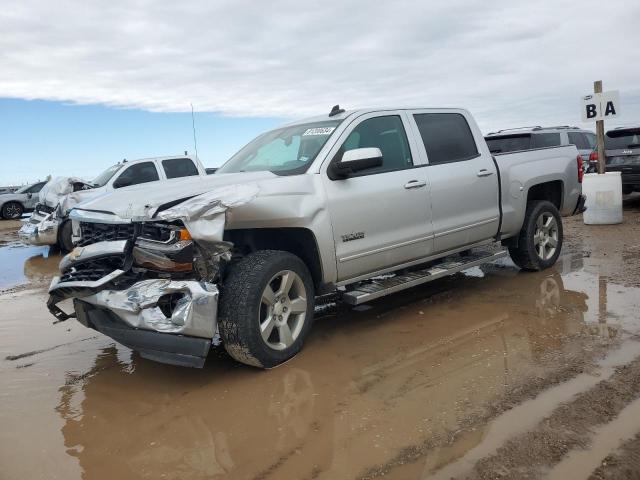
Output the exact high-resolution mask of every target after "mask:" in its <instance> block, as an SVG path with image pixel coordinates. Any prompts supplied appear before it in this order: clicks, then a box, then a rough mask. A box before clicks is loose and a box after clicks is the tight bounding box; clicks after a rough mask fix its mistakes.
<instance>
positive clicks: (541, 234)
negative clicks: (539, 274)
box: [509, 200, 563, 270]
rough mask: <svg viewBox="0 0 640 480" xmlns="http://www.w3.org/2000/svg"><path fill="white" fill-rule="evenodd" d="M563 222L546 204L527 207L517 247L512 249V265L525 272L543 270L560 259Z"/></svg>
mask: <svg viewBox="0 0 640 480" xmlns="http://www.w3.org/2000/svg"><path fill="white" fill-rule="evenodd" d="M562 239H563V231H562V218H561V217H560V213H559V212H558V209H557V208H556V206H555V205H554V204H553V203H551V202H549V201H546V200H536V201H533V202H530V203H529V204H528V205H527V211H526V214H525V218H524V224H523V225H522V230H520V236H519V238H518V246H517V247H511V248H509V255H511V259H512V260H513V262H514V263H515V264H516V265H518V266H519V267H520V268H522V269H523V270H544V269H545V268H549V267H550V266H552V265H553V264H554V263H556V260H557V259H558V256H559V255H560V250H561V249H562Z"/></svg>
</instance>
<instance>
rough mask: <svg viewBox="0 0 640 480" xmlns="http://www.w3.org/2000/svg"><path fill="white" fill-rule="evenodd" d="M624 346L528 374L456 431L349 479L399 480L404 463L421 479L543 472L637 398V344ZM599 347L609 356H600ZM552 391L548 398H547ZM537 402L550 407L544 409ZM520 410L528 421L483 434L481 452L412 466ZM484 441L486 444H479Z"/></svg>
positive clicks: (526, 475)
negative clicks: (530, 408) (384, 479)
mask: <svg viewBox="0 0 640 480" xmlns="http://www.w3.org/2000/svg"><path fill="white" fill-rule="evenodd" d="M634 337H635V336H634ZM582 340H585V339H582ZM624 346H626V347H627V349H626V350H627V351H626V353H625V352H624V350H625V349H624V348H620V349H619V350H613V351H610V348H611V347H612V345H609V348H607V347H606V346H604V345H601V346H599V347H598V348H594V349H593V350H592V351H591V352H590V353H589V354H586V355H584V356H582V357H578V358H574V359H572V361H571V362H569V363H567V364H565V365H563V366H559V368H558V369H556V370H554V371H553V372H551V373H550V374H549V375H545V376H544V378H542V377H533V378H529V379H528V380H526V381H523V382H521V383H520V384H519V385H517V386H516V385H514V386H513V387H512V388H511V389H509V391H508V392H506V393H505V394H504V395H503V396H502V400H501V401H497V402H495V403H492V404H490V405H485V407H484V408H483V410H484V412H483V413H480V414H475V415H469V416H468V417H467V418H465V419H463V420H461V422H460V425H459V428H458V429H457V430H456V431H450V432H446V433H443V434H441V435H434V436H432V437H430V438H428V439H425V440H424V442H423V443H421V444H416V445H410V446H407V447H405V448H404V449H402V450H401V451H400V452H399V453H398V454H397V455H396V456H395V457H393V458H392V459H391V460H389V461H388V462H386V463H384V464H381V465H377V466H374V467H371V468H369V469H367V470H366V471H364V472H363V473H362V474H361V475H360V476H358V477H357V478H358V480H369V479H374V478H379V477H382V476H385V477H387V478H389V477H391V478H395V477H394V475H395V474H396V473H397V474H399V476H398V478H403V477H402V469H403V468H404V467H405V466H407V465H412V464H414V465H413V467H414V468H413V470H411V471H412V472H414V473H415V472H416V468H418V469H419V470H421V471H422V474H423V477H424V478H431V475H433V476H434V477H436V478H440V477H441V478H447V479H449V478H470V479H482V480H484V479H489V478H491V479H493V478H507V479H508V478H513V479H521V478H539V477H541V476H544V475H546V474H548V473H549V472H550V469H551V468H552V467H553V466H555V465H557V464H558V463H559V462H560V461H562V460H563V459H565V458H566V456H567V455H568V454H570V453H572V452H574V451H580V450H581V449H584V448H587V447H588V446H589V445H590V443H591V434H592V430H593V429H594V427H598V426H602V425H607V424H608V422H611V421H612V420H614V419H615V418H616V416H617V415H618V414H620V412H621V411H623V410H624V409H625V408H626V407H627V406H628V405H629V404H631V403H632V402H634V401H636V400H638V399H639V398H640V342H638V341H637V338H632V339H628V340H627V341H626V342H624V344H623V347H624ZM629 347H631V348H629ZM606 352H609V355H607V356H605V353H606ZM621 353H622V354H621ZM616 356H617V357H618V358H617V359H616V358H615V357H616ZM603 357H604V358H603ZM572 381H573V382H574V383H575V385H573V386H571V385H570V384H571V382H572ZM567 384H568V385H567ZM553 389H556V390H558V392H557V393H555V394H552V395H551V396H548V397H547V398H546V399H545V393H547V392H548V391H549V390H553ZM563 390H564V392H563ZM554 396H555V399H556V401H553V400H551V402H549V399H552V398H553V397H554ZM536 400H539V402H538V405H537V408H536V409H533V411H529V412H527V410H528V408H526V407H525V408H519V407H523V404H524V403H527V402H529V403H534V402H536ZM545 401H546V402H549V403H550V405H546V406H545V405H544V403H545ZM527 413H529V414H531V416H532V417H533V418H528V419H527V420H524V421H523V422H518V423H520V425H519V426H517V427H514V428H513V430H514V431H512V432H511V433H508V432H507V433H504V432H502V434H501V432H498V434H497V435H494V437H496V438H493V439H491V434H490V433H491V432H489V434H487V435H486V436H484V435H483V437H485V438H483V441H482V442H480V444H479V445H478V447H477V448H479V449H480V450H481V451H482V450H484V451H482V454H481V455H477V456H476V457H475V458H474V456H473V454H471V455H469V453H470V452H472V451H473V450H474V449H471V450H469V451H468V452H466V453H465V454H464V455H463V456H462V457H460V458H459V459H458V460H456V461H454V462H453V463H452V464H448V465H446V466H444V467H443V468H436V469H435V470H431V471H428V470H427V469H421V468H420V466H419V464H420V463H425V464H427V463H428V462H427V459H428V458H429V457H430V456H432V455H433V456H437V454H438V452H441V451H442V450H446V449H447V448H451V449H455V446H454V445H455V443H456V442H457V441H458V440H461V439H462V441H464V437H465V436H469V435H474V434H477V432H476V430H477V429H482V428H485V427H488V430H489V431H490V430H491V428H492V427H494V426H495V424H499V421H500V419H501V417H506V418H505V419H504V420H506V421H507V422H503V423H507V424H508V422H509V418H508V417H509V414H511V419H515V418H518V416H520V418H525V415H526V414H527ZM527 422H528V424H527ZM498 427H499V425H498ZM507 428H508V427H507ZM498 430H500V428H498ZM638 430H640V422H639V424H638ZM494 433H495V432H494ZM485 440H487V441H488V443H489V445H488V446H487V445H485V444H484V442H485ZM638 442H640V440H638ZM476 453H477V452H476ZM466 456H470V457H471V458H470V459H469V458H465V457H466ZM638 456H639V457H640V455H638ZM627 457H628V455H627V456H626V457H624V458H627ZM621 461H622V460H621ZM416 464H418V465H416ZM621 468H624V467H621ZM405 473H406V472H405ZM414 476H415V475H414ZM595 478H598V477H595ZM602 478H613V477H602Z"/></svg>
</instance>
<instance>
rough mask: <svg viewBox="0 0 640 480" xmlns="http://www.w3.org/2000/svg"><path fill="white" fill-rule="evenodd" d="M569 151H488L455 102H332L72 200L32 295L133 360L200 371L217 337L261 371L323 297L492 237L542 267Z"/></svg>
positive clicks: (521, 261)
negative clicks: (50, 269)
mask: <svg viewBox="0 0 640 480" xmlns="http://www.w3.org/2000/svg"><path fill="white" fill-rule="evenodd" d="M581 162H582V159H581V157H580V156H579V155H578V151H577V150H576V147H575V146H574V145H569V146H562V147H555V148H541V149H537V150H528V151H525V152H518V153H511V154H503V155H495V156H492V155H491V153H490V152H489V149H488V148H487V144H486V143H485V141H484V138H483V137H482V133H481V132H480V130H479V128H478V126H477V125H476V123H475V122H474V120H473V118H472V116H471V115H470V114H469V112H467V111H466V110H462V109H396V110H359V111H344V110H342V109H340V108H339V107H338V106H336V107H334V108H333V109H332V111H331V113H330V114H329V115H328V116H327V115H324V116H320V117H315V118H311V119H308V120H303V121H299V122H296V123H292V124H289V125H285V126H283V127H281V128H278V129H276V130H273V131H270V132H267V133H264V134H262V135H260V136H259V137H257V138H256V139H255V140H253V141H251V142H250V143H249V144H247V145H246V146H245V147H244V148H242V149H241V150H240V151H239V152H238V153H237V154H235V155H234V156H233V157H232V158H231V159H230V160H228V161H227V162H226V163H225V164H224V165H223V166H222V167H221V168H220V169H219V170H218V171H217V172H216V173H215V175H212V176H209V177H207V178H203V179H200V178H194V179H190V180H185V181H184V182H182V183H181V184H180V185H168V184H167V185H164V186H163V188H149V187H145V186H138V187H132V188H131V189H129V190H128V191H127V192H124V191H122V192H120V191H116V192H113V193H111V194H109V195H104V196H101V197H99V198H95V199H93V200H90V201H87V202H85V203H83V204H82V205H79V206H77V207H76V208H74V209H73V211H72V212H71V215H70V217H71V218H72V219H73V228H74V240H75V242H76V244H77V246H76V248H74V250H73V251H72V252H71V253H70V254H69V255H67V256H66V257H64V258H63V260H62V262H61V264H60V270H61V275H60V276H59V277H57V278H55V279H54V280H53V281H52V284H51V287H50V290H49V293H50V297H49V300H48V306H49V309H50V311H51V312H52V313H53V314H54V316H56V317H57V318H58V320H60V321H61V320H65V319H67V318H69V317H72V316H75V317H77V319H78V320H79V321H80V322H81V323H83V324H84V325H86V326H88V327H90V328H93V329H95V330H98V331H100V332H102V333H104V334H106V335H108V336H110V337H112V338H113V339H115V340H116V341H118V342H120V343H122V344H124V345H127V346H129V347H131V348H132V349H134V350H137V351H138V352H139V353H140V354H141V356H142V357H145V358H149V359H153V360H157V361H161V362H166V363H173V364H178V365H186V366H195V367H201V366H202V365H203V364H204V362H205V359H206V357H207V353H208V352H209V349H210V347H211V345H212V344H219V343H222V344H223V345H224V348H225V349H226V350H227V352H228V353H229V354H230V355H231V356H232V357H233V358H235V359H236V360H238V361H240V362H243V363H245V364H248V365H253V366H256V367H262V368H269V367H273V366H276V365H278V364H280V363H282V362H284V361H286V360H288V359H289V358H291V357H292V356H294V355H295V354H296V353H297V352H298V351H299V350H300V349H301V347H302V344H303V342H304V340H305V338H306V337H307V334H308V333H309V329H310V328H311V325H312V320H313V314H314V304H315V301H316V298H317V297H320V296H322V295H325V294H333V295H337V296H339V297H340V299H341V300H342V301H344V302H347V303H348V304H352V305H357V304H359V303H363V302H367V301H369V300H372V299H374V298H378V297H381V296H383V295H386V294H390V293H393V292H396V291H399V290H402V289H404V288H410V287H415V286H416V285H419V284H422V283H425V282H428V281H431V280H434V279H436V278H439V277H442V276H443V275H449V274H452V273H455V272H458V271H461V270H464V269H466V268H470V267H472V266H476V265H479V264H481V263H485V262H490V261H493V260H495V259H497V258H500V257H502V256H505V255H507V251H508V253H509V254H510V255H511V258H512V259H513V261H514V262H515V263H516V264H517V265H518V266H520V267H521V268H522V269H524V270H541V269H544V268H548V267H550V266H552V265H553V264H554V262H555V261H556V259H557V258H558V255H559V254H560V250H561V248H562V240H563V237H562V235H563V230H562V218H561V216H562V215H572V214H574V213H577V212H580V211H582V210H583V205H584V197H583V196H582V194H581V191H582V189H581V181H582V168H581V167H582V165H581ZM500 244H501V245H502V246H504V247H507V250H505V249H504V248H501V245H500ZM69 298H72V299H73V305H74V308H73V310H74V311H73V312H71V311H70V309H69V308H68V307H64V305H62V306H61V305H59V303H60V302H62V301H63V300H65V299H69ZM63 307H64V309H63ZM65 309H66V310H65Z"/></svg>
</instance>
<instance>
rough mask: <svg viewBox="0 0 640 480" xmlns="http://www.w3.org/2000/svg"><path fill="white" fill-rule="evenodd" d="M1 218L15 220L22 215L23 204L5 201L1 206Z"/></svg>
mask: <svg viewBox="0 0 640 480" xmlns="http://www.w3.org/2000/svg"><path fill="white" fill-rule="evenodd" d="M1 213H2V218H4V219H6V220H15V219H16V218H20V217H22V214H23V213H24V208H23V206H22V205H21V204H20V203H18V202H7V203H5V204H4V205H3V206H2V212H1Z"/></svg>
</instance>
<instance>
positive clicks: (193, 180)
mask: <svg viewBox="0 0 640 480" xmlns="http://www.w3.org/2000/svg"><path fill="white" fill-rule="evenodd" d="M276 178H281V177H278V176H277V175H275V174H273V173H271V172H244V173H226V174H215V175H209V176H207V177H188V178H185V179H184V180H176V181H172V182H171V183H170V184H169V183H164V184H162V185H145V184H142V185H138V186H133V187H127V188H126V189H123V190H116V191H114V192H108V193H104V194H102V195H100V196H97V197H95V198H91V199H90V200H87V201H85V202H83V203H82V204H81V205H78V206H77V207H76V210H81V211H94V212H102V213H107V212H108V213H111V214H113V215H116V216H118V217H120V218H121V219H123V220H150V219H152V218H154V217H156V218H165V217H166V215H164V213H168V212H170V211H173V212H176V210H178V209H179V208H180V207H181V205H186V204H190V205H191V207H190V208H191V210H193V209H194V208H197V207H196V206H195V205H194V203H197V204H199V205H200V206H202V207H203V206H205V205H208V204H211V202H212V201H214V200H216V198H217V199H225V198H229V199H230V200H231V203H237V202H238V201H240V200H246V201H248V200H249V199H250V198H248V197H253V196H255V195H256V194H257V187H256V186H255V184H256V182H259V181H263V180H269V179H276ZM251 184H253V186H252V187H250V188H247V187H248V186H249V185H251ZM198 196H202V197H203V198H200V199H197V197H198ZM194 197H196V198H194ZM231 197H235V198H231ZM181 200H182V202H181ZM187 200H189V202H187ZM242 203H245V202H242ZM229 206H230V205H229ZM158 211H160V212H159V214H158V215H157V216H156V212H158ZM160 213H162V215H160ZM182 213H183V215H184V214H186V212H182Z"/></svg>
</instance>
